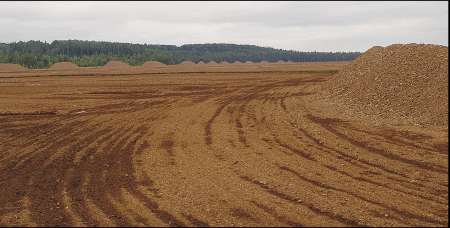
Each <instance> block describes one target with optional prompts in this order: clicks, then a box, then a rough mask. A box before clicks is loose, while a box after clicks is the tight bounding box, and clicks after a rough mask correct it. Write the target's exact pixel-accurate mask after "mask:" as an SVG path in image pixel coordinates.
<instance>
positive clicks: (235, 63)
mask: <svg viewBox="0 0 450 228" xmlns="http://www.w3.org/2000/svg"><path fill="white" fill-rule="evenodd" d="M233 65H244V64H243V63H242V62H240V61H236V62H234V63H233Z"/></svg>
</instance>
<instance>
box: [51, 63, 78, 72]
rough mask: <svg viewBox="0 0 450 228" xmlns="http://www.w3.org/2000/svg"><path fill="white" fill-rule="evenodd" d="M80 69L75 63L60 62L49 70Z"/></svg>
mask: <svg viewBox="0 0 450 228" xmlns="http://www.w3.org/2000/svg"><path fill="white" fill-rule="evenodd" d="M79 68H80V67H79V66H77V65H76V64H75V63H71V62H59V63H54V64H53V65H52V66H51V67H49V68H48V69H49V70H74V69H79Z"/></svg>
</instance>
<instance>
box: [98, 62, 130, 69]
mask: <svg viewBox="0 0 450 228" xmlns="http://www.w3.org/2000/svg"><path fill="white" fill-rule="evenodd" d="M103 67H107V68H124V67H130V65H128V64H126V63H124V62H122V61H109V62H108V63H107V64H105V65H104V66H103Z"/></svg>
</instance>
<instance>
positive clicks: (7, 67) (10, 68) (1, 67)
mask: <svg viewBox="0 0 450 228" xmlns="http://www.w3.org/2000/svg"><path fill="white" fill-rule="evenodd" d="M27 70H28V69H27V68H26V67H23V66H21V65H18V64H12V63H2V64H0V72H17V71H27Z"/></svg>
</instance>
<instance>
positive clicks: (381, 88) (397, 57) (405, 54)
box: [321, 43, 448, 126]
mask: <svg viewBox="0 0 450 228" xmlns="http://www.w3.org/2000/svg"><path fill="white" fill-rule="evenodd" d="M321 91H322V95H323V96H326V97H328V98H333V99H335V100H339V101H340V102H343V103H344V104H346V105H350V106H351V107H353V108H355V109H356V110H358V112H362V113H364V115H367V116H380V117H384V118H391V119H397V120H408V121H409V122H410V123H415V124H416V125H422V124H431V125H436V126H444V125H445V126H446V125H447V124H448V47H445V46H441V45H431V44H428V45H426V44H414V43H413V44H406V45H403V44H393V45H391V46H388V47H385V48H383V47H380V46H375V47H373V48H371V49H369V50H368V51H366V52H365V53H363V54H362V55H360V56H359V57H358V58H356V59H355V60H353V61H352V62H350V63H349V64H348V65H346V66H345V67H344V68H342V69H341V70H340V71H339V73H337V74H336V75H335V76H334V77H333V78H331V79H330V80H328V81H327V82H325V83H324V84H322V86H321Z"/></svg>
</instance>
